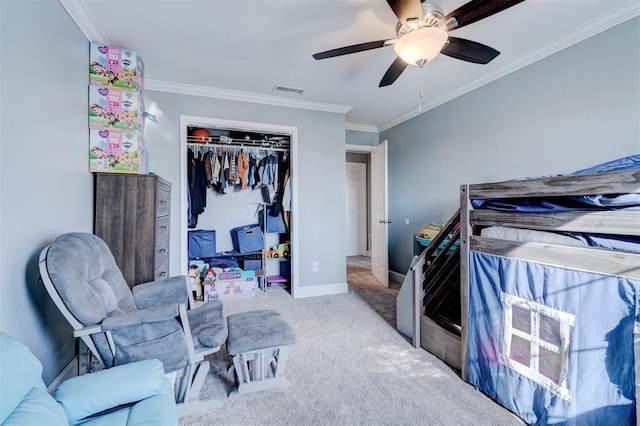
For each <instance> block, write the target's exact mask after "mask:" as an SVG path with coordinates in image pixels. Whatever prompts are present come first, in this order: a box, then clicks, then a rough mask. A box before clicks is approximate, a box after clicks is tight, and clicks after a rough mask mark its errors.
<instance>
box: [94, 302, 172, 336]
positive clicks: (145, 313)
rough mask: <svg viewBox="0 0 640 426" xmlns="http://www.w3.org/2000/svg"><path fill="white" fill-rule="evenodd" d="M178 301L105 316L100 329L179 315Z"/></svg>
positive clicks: (121, 326)
mask: <svg viewBox="0 0 640 426" xmlns="http://www.w3.org/2000/svg"><path fill="white" fill-rule="evenodd" d="M179 306H180V305H179V304H178V303H173V304H170V305H164V306H159V307H156V308H149V309H142V310H139V311H133V312H127V313H123V314H120V315H117V316H113V317H109V318H106V319H105V320H104V321H102V330H103V331H109V330H114V329H116V328H123V327H130V326H135V325H140V324H147V323H154V322H161V321H166V320H169V319H172V318H176V317H178V316H179V312H178V307H179Z"/></svg>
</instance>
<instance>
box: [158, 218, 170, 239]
mask: <svg viewBox="0 0 640 426" xmlns="http://www.w3.org/2000/svg"><path fill="white" fill-rule="evenodd" d="M170 221H171V218H170V217H169V216H163V217H159V218H157V219H156V241H161V240H164V239H165V238H169V222H170Z"/></svg>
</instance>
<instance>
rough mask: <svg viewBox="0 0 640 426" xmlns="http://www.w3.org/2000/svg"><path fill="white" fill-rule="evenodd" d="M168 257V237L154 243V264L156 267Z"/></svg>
mask: <svg viewBox="0 0 640 426" xmlns="http://www.w3.org/2000/svg"><path fill="white" fill-rule="evenodd" d="M168 258H169V238H165V239H163V240H160V241H158V243H157V244H156V252H155V266H156V269H158V267H159V266H160V265H161V264H162V262H164V261H165V260H166V259H168Z"/></svg>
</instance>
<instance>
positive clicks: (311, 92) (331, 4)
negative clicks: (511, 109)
mask: <svg viewBox="0 0 640 426" xmlns="http://www.w3.org/2000/svg"><path fill="white" fill-rule="evenodd" d="M59 1H60V3H61V4H62V5H63V6H64V7H65V9H66V10H67V11H68V12H69V14H70V15H71V17H72V18H73V19H74V21H75V22H76V23H77V24H78V26H79V27H80V29H81V30H82V31H83V33H84V34H85V35H86V36H87V38H88V39H89V40H90V41H94V42H98V43H106V44H116V45H121V46H126V47H128V48H131V49H136V50H138V52H139V53H140V55H141V56H142V58H143V60H144V62H145V66H146V74H145V82H146V86H147V88H148V89H152V90H165V91H171V92H178V93H189V94H202V95H204V96H214V97H221V98H225V99H241V100H248V101H252V102H259V103H269V104H276V105H291V106H297V107H301V108H308V109H319V110H327V111H343V112H344V111H348V112H347V115H346V117H347V120H346V121H347V123H348V128H352V129H355V130H366V131H379V130H384V129H386V128H389V127H391V126H393V125H395V124H398V123H400V122H402V121H404V120H406V119H408V118H411V117H413V116H415V115H417V114H418V113H419V109H418V103H419V100H420V99H419V94H420V90H421V87H423V93H424V98H423V100H422V107H421V108H420V110H421V111H423V112H424V111H426V110H428V109H430V108H433V107H435V106H437V105H440V104H442V103H444V102H447V101H448V100H451V99H453V98H455V97H457V96H460V95H462V94H464V93H466V92H468V91H470V90H473V89H475V88H477V87H479V86H481V85H483V84H486V83H488V82H490V81H493V80H495V79H497V78H499V77H501V76H503V75H505V74H507V73H510V72H512V71H515V70H517V69H519V68H521V67H523V66H526V65H528V64H530V63H532V62H535V61H537V60H539V59H542V58H544V57H546V56H548V55H550V54H553V53H555V52H557V51H558V50H561V49H563V48H566V47H568V46H570V45H572V44H575V43H577V42H579V41H582V40H584V39H585V38H587V37H590V36H592V35H594V34H597V33H599V32H601V31H604V30H606V29H608V28H611V27H612V26H615V25H617V24H619V23H621V22H624V21H626V20H628V19H630V18H632V17H634V16H638V15H640V1H639V0H527V1H524V2H523V3H520V4H517V5H515V6H513V7H511V8H509V9H507V10H504V11H502V12H500V13H498V14H496V15H493V16H491V17H489V18H486V19H484V20H481V21H478V22H475V23H473V24H470V25H468V26H466V27H464V28H460V29H459V30H455V31H453V32H452V33H451V35H453V36H456V37H461V38H467V39H470V40H473V41H477V42H480V43H483V44H486V45H489V46H491V47H493V48H494V49H497V50H499V51H500V52H501V54H500V56H498V57H497V58H496V59H495V60H494V61H492V62H491V63H489V64H487V65H477V64H471V63H467V62H463V61H459V60H456V59H453V58H450V57H447V56H444V55H438V57H436V58H435V59H434V60H433V61H432V62H430V63H428V64H427V65H426V66H425V67H424V68H423V69H422V70H421V69H419V68H417V67H413V66H411V67H408V68H407V69H406V70H405V71H404V73H403V74H402V75H401V76H400V77H399V78H398V80H397V81H396V82H395V83H394V84H392V85H391V86H388V87H384V88H378V83H379V82H380V79H381V78H382V76H383V75H384V73H385V71H386V70H387V68H388V67H389V65H390V64H391V63H392V62H393V61H394V59H395V53H394V52H393V48H392V47H384V48H381V49H375V50H370V51H367V52H360V53H356V54H351V55H347V56H342V57H336V58H330V59H324V60H320V61H316V60H314V59H313V58H312V56H311V55H312V54H313V53H317V52H320V51H324V50H329V49H333V48H337V47H342V46H346V45H351V44H356V43H362V42H367V41H373V40H381V39H389V38H394V37H395V24H396V17H395V15H394V14H393V12H392V11H391V9H390V8H389V6H388V5H387V2H386V1H385V0H156V1H151V0H127V1H124V0H59ZM464 3H466V1H465V0H441V1H440V3H439V4H440V5H441V6H442V8H443V9H444V12H445V14H447V13H449V12H451V11H453V10H455V9H456V8H458V7H459V6H461V5H463V4H464ZM594 60H597V59H594ZM276 85H281V86H286V87H291V88H299V89H304V92H303V94H302V95H282V94H276V93H274V92H273V91H272V90H273V88H274V86H276Z"/></svg>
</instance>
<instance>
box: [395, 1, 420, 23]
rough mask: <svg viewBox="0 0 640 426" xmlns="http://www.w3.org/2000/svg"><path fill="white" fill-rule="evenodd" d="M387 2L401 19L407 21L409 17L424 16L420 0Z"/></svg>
mask: <svg viewBox="0 0 640 426" xmlns="http://www.w3.org/2000/svg"><path fill="white" fill-rule="evenodd" d="M387 3H388V4H389V7H390V8H391V10H393V13H395V14H396V16H397V17H398V20H399V21H402V22H405V21H406V20H407V18H422V17H423V16H424V13H423V12H422V4H421V2H420V0H387Z"/></svg>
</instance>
